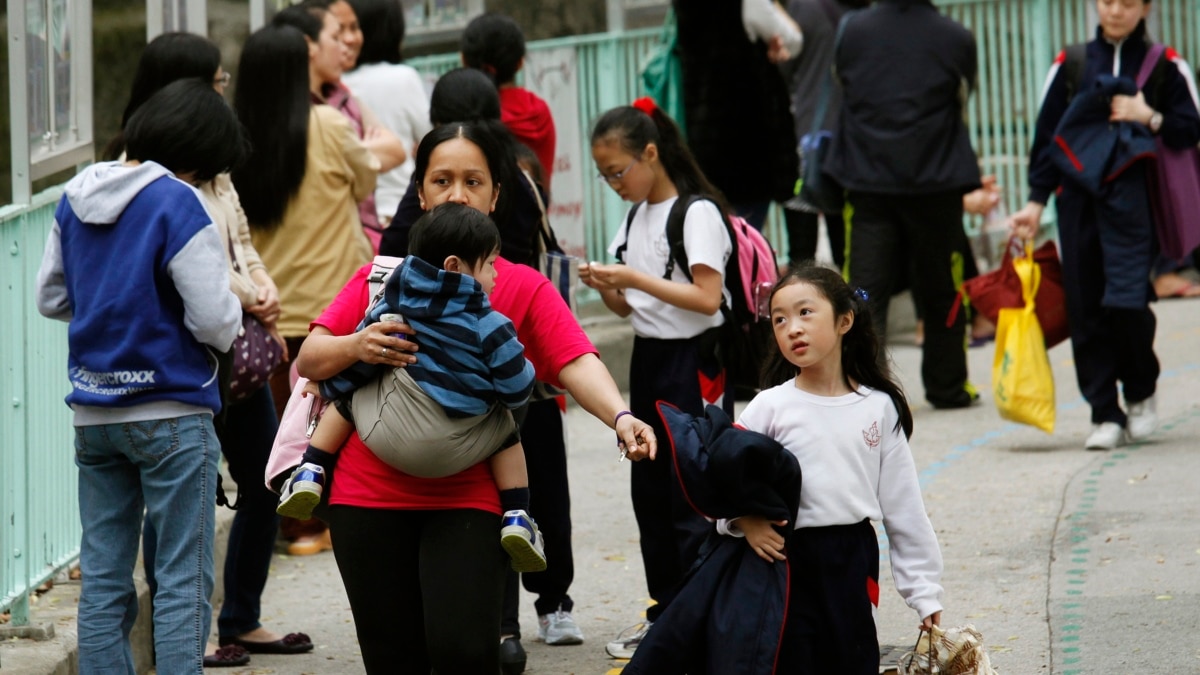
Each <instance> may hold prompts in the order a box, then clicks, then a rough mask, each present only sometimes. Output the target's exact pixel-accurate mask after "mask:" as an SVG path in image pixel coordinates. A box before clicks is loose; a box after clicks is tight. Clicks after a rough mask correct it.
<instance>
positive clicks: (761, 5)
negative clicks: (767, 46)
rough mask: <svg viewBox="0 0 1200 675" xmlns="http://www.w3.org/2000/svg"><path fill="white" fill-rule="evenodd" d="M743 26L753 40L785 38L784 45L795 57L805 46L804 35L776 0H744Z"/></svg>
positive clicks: (766, 40)
mask: <svg viewBox="0 0 1200 675" xmlns="http://www.w3.org/2000/svg"><path fill="white" fill-rule="evenodd" d="M742 26H743V28H745V30H746V37H748V38H750V41H751V42H754V41H756V40H762V41H763V42H770V41H771V38H773V37H775V36H777V35H778V36H779V37H781V38H783V46H784V48H785V49H787V50H788V54H789V55H790V56H791V58H793V59H794V58H796V57H797V56H799V55H800V48H801V47H803V46H804V35H803V34H802V33H801V32H800V31H799V30H798V29H797V26H796V24H795V23H794V22H793V21H791V19H790V17H788V15H787V14H786V13H785V12H784V11H783V8H781V7H779V6H778V5H776V4H775V2H774V0H742Z"/></svg>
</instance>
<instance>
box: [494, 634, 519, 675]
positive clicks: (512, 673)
mask: <svg viewBox="0 0 1200 675" xmlns="http://www.w3.org/2000/svg"><path fill="white" fill-rule="evenodd" d="M500 672H501V673H504V675H521V673H523V672H525V648H524V647H522V646H521V641H520V640H518V639H517V638H506V639H505V640H503V641H502V642H501V643H500Z"/></svg>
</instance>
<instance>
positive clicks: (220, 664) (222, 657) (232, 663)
mask: <svg viewBox="0 0 1200 675" xmlns="http://www.w3.org/2000/svg"><path fill="white" fill-rule="evenodd" d="M248 663H250V652H248V651H246V648H245V647H241V646H238V645H225V646H223V647H221V648H220V649H218V650H217V652H216V653H215V654H209V655H207V656H205V657H204V667H205V668H236V667H237V666H244V665H246V664H248Z"/></svg>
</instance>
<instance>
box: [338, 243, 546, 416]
mask: <svg viewBox="0 0 1200 675" xmlns="http://www.w3.org/2000/svg"><path fill="white" fill-rule="evenodd" d="M389 313H397V314H401V315H403V316H404V320H405V322H407V323H408V324H409V325H410V326H412V327H413V330H415V331H416V333H417V336H418V337H417V340H418V342H419V343H420V345H421V349H420V351H418V352H417V354H416V355H417V362H416V363H413V364H410V365H409V366H408V367H407V371H406V372H408V374H409V375H411V376H412V378H413V380H415V381H416V383H417V385H418V386H420V387H421V390H422V391H424V392H425V393H426V394H429V396H430V397H431V398H433V400H435V401H437V403H438V404H439V405H441V406H442V407H443V408H445V409H446V413H447V414H448V415H450V416H451V417H474V416H476V415H482V414H484V413H486V412H487V411H488V409H490V408H491V406H492V405H493V404H494V403H496V402H499V403H501V404H502V405H504V406H505V407H507V408H509V409H513V408H519V407H520V406H522V405H524V404H525V402H526V401H527V400H528V399H529V395H530V393H532V392H533V384H534V371H533V364H531V363H530V362H529V361H528V360H526V359H525V348H524V347H523V346H522V345H521V342H520V341H519V340H518V339H517V332H516V329H515V328H514V327H513V323H512V321H509V319H508V317H506V316H504V315H503V314H501V313H499V312H497V311H495V310H493V309H492V306H491V303H489V302H488V299H487V295H485V294H484V292H483V289H482V288H481V287H480V286H479V282H477V281H475V280H474V279H473V278H471V277H470V276H467V275H466V274H459V273H457V272H447V271H446V270H442V269H438V268H436V267H434V266H433V265H430V264H429V263H427V262H425V261H424V260H421V259H420V258H417V257H414V256H408V257H407V258H405V259H404V262H403V263H401V265H400V266H399V267H398V268H396V270H395V271H394V272H393V273H392V274H391V276H389V277H388V279H387V281H386V282H385V283H384V292H383V297H382V298H381V300H380V301H379V302H377V303H376V304H375V306H373V307H372V308H371V309H370V311H368V312H367V315H366V316H365V317H364V318H363V320H362V323H361V324H360V325H359V327H358V330H362V329H363V328H364V327H366V326H369V325H371V324H373V323H377V322H378V321H379V320H380V317H381V316H383V315H384V314H389ZM388 368H389V367H388V366H381V365H379V364H370V363H364V362H359V363H356V364H354V365H352V366H350V367H349V368H347V369H345V370H343V371H342V372H341V373H339V374H338V375H337V376H335V377H333V378H330V379H328V380H325V381H323V382H322V383H321V395H322V396H323V397H325V398H328V399H333V398H338V397H340V396H344V395H345V394H347V393H349V392H351V391H353V390H355V389H357V388H359V387H361V386H362V385H364V384H366V383H367V382H369V381H370V380H372V379H373V378H375V377H378V376H379V374H380V373H381V372H383V371H385V370H387V369H388Z"/></svg>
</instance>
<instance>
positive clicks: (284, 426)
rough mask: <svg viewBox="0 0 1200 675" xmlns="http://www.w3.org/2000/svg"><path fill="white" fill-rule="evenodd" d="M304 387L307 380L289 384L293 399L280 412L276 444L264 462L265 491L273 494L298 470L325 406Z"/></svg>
mask: <svg viewBox="0 0 1200 675" xmlns="http://www.w3.org/2000/svg"><path fill="white" fill-rule="evenodd" d="M292 372H293V375H294V374H295V365H293V366H292ZM305 384H308V378H305V377H297V378H295V381H294V382H293V383H292V395H291V396H289V397H288V402H287V406H286V407H285V408H284V409H283V417H282V418H280V420H279V431H277V432H276V433H275V443H274V445H272V446H271V456H270V457H268V458H267V470H266V476H265V479H266V482H267V489H268V490H270V491H272V492H275V493H278V492H279V490H280V488H281V487H283V481H284V480H285V479H286V478H287V477H288V476H289V475H291V473H292V470H293V469H295V468H296V467H297V466H300V459H301V458H302V457H303V456H304V450H305V448H307V447H308V439H309V438H311V437H312V434H313V431H315V430H316V428H317V422H319V421H321V414H322V413H323V412H325V406H326V405H327V404H326V402H325V401H324V400H322V399H321V397H320V396H305V395H304V385H305Z"/></svg>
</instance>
